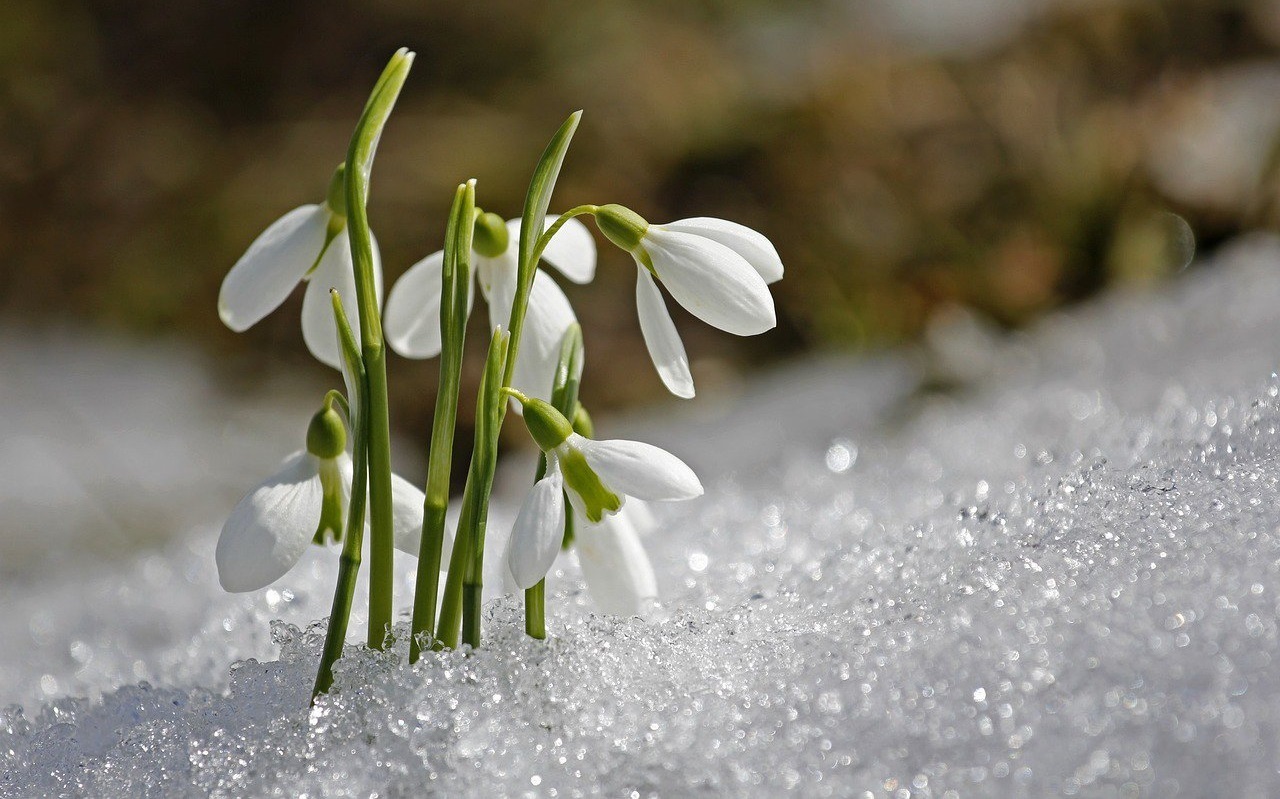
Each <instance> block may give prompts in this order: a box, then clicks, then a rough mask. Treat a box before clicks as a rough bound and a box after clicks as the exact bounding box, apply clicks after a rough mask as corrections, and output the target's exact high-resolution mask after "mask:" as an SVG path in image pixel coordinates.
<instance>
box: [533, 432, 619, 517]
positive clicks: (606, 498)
mask: <svg viewBox="0 0 1280 799" xmlns="http://www.w3.org/2000/svg"><path fill="white" fill-rule="evenodd" d="M528 415H529V411H528V410H527V409H526V410H525V416H526V418H527V417H528ZM565 449H566V450H568V451H567V452H561V453H559V455H560V468H561V469H562V470H563V471H564V482H565V485H567V486H568V487H569V490H570V491H572V492H573V493H575V494H577V495H578V497H579V498H581V499H582V505H583V510H585V511H586V512H587V518H588V519H590V520H591V521H592V522H599V521H600V520H601V519H603V518H604V517H605V515H606V514H609V513H617V512H618V510H620V509H621V508H622V499H621V498H620V497H619V496H618V495H617V494H615V493H613V492H612V491H610V490H609V489H608V488H606V487H605V485H604V483H602V482H600V475H598V474H596V473H595V470H594V469H592V468H591V465H590V464H588V463H587V459H586V458H585V457H584V456H583V455H582V453H581V452H579V451H578V450H576V449H574V448H572V447H566V448H565Z"/></svg>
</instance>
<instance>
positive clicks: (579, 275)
mask: <svg viewBox="0 0 1280 799" xmlns="http://www.w3.org/2000/svg"><path fill="white" fill-rule="evenodd" d="M555 221H556V217H549V218H548V219H547V223H546V226H547V228H550V227H551V226H552V225H553V224H555ZM513 223H514V227H512V224H513ZM507 228H508V229H509V230H511V236H512V241H513V242H519V240H520V220H519V219H513V220H511V222H508V223H507ZM518 246H519V245H518V244H517V248H518ZM542 260H544V261H546V262H547V263H549V264H551V265H552V266H554V267H555V268H556V270H557V271H558V272H559V273H560V274H562V275H564V276H565V277H567V278H569V279H570V280H572V281H573V282H574V283H590V282H591V280H592V278H594V277H595V276H596V240H595V239H594V238H592V237H591V231H590V230H588V229H587V226H586V225H584V224H582V221H581V220H579V219H577V218H574V219H570V220H568V221H567V222H565V223H564V224H563V225H561V226H560V229H559V230H557V231H556V234H555V235H554V236H552V237H551V241H549V242H547V248H546V249H545V250H543V251H542Z"/></svg>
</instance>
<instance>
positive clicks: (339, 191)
mask: <svg viewBox="0 0 1280 799" xmlns="http://www.w3.org/2000/svg"><path fill="white" fill-rule="evenodd" d="M324 202H325V205H327V206H329V213H331V214H333V215H334V216H336V217H338V218H339V219H346V218H347V165H346V164H338V168H337V169H335V170H334V171H333V177H332V178H330V179H329V191H328V192H327V193H326V194H325V197H324Z"/></svg>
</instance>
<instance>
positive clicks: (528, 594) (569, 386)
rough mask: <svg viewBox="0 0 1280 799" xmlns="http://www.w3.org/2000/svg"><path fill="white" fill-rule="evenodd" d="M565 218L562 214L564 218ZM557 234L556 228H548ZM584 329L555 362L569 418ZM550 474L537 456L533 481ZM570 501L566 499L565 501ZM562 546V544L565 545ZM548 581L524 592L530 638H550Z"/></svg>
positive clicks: (555, 396) (568, 334)
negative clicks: (548, 634) (548, 630)
mask: <svg viewBox="0 0 1280 799" xmlns="http://www.w3.org/2000/svg"><path fill="white" fill-rule="evenodd" d="M562 218H563V217H562ZM548 232H549V233H554V229H548ZM582 361H583V348H582V328H581V327H579V326H578V325H576V324H575V325H572V326H571V327H570V328H569V329H568V330H567V331H565V334H564V338H563V339H562V340H561V342H560V361H559V363H557V365H556V375H555V380H554V382H553V384H552V385H553V388H552V390H551V404H552V405H553V406H554V407H555V409H556V410H558V411H560V413H562V414H564V415H565V417H566V418H569V419H572V418H574V411H575V410H576V408H577V406H578V386H579V385H580V384H581V382H582V366H583V363H582ZM546 475H547V456H546V455H542V456H541V457H539V458H538V468H537V472H536V473H535V474H534V478H533V479H534V482H537V481H538V480H541V479H542V478H543V477H546ZM566 501H567V500H566ZM572 519H573V515H572V514H565V526H564V539H565V540H568V539H569V538H570V537H571V536H572V532H571V530H572V529H573V528H572V525H573V522H572ZM562 545H563V544H562ZM546 595H547V580H546V578H545V577H544V578H543V579H541V580H539V581H538V584H537V585H535V586H534V587H532V588H527V589H525V592H524V631H525V632H526V633H527V634H528V635H529V637H531V638H538V639H542V638H546V637H547V596H546Z"/></svg>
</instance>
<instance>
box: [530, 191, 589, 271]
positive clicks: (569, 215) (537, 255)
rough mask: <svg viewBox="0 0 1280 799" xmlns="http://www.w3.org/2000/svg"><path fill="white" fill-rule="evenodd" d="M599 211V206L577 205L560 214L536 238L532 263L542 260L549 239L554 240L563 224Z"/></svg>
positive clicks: (549, 241)
mask: <svg viewBox="0 0 1280 799" xmlns="http://www.w3.org/2000/svg"><path fill="white" fill-rule="evenodd" d="M599 210H600V206H598V205H578V206H574V207H573V208H570V209H569V210H568V211H565V212H564V213H563V214H560V216H558V217H557V218H556V221H555V222H553V223H551V226H550V227H548V228H547V229H546V231H545V232H544V233H543V234H542V235H541V236H539V237H538V241H537V242H536V243H535V244H534V247H533V256H532V257H533V262H534V263H535V264H536V263H537V262H538V261H539V260H540V259H541V258H542V252H543V251H544V250H546V249H547V245H548V244H550V243H551V239H552V238H554V237H555V235H556V234H557V233H559V232H560V228H562V227H564V223H565V222H568V221H569V220H570V219H573V218H574V217H576V216H584V215H586V214H594V213H595V212H596V211H599Z"/></svg>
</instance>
